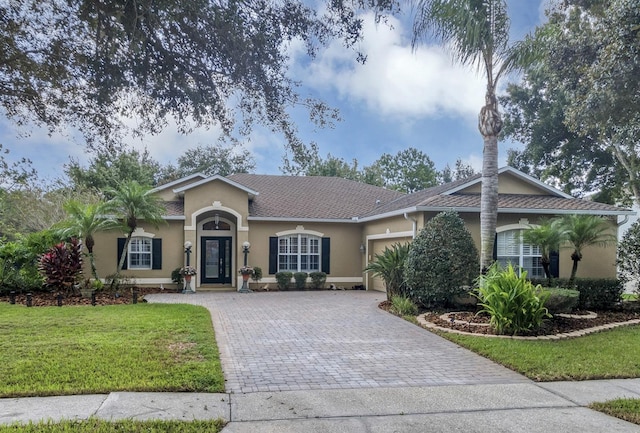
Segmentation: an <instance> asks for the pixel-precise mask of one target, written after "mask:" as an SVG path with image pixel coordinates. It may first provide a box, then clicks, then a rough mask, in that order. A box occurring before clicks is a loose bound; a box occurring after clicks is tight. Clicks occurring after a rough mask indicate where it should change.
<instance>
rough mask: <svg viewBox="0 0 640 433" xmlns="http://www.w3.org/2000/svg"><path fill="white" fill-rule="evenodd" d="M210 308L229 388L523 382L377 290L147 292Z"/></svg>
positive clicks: (163, 299) (152, 298)
mask: <svg viewBox="0 0 640 433" xmlns="http://www.w3.org/2000/svg"><path fill="white" fill-rule="evenodd" d="M147 299H148V300H149V301H150V302H167V303H190V304H198V305H203V306H205V307H207V308H208V309H209V310H210V311H211V315H212V318H213V324H214V328H215V332H216V339H217V341H218V347H219V349H220V357H221V361H222V367H223V370H224V374H225V378H226V388H227V391H228V392H236V393H237V392H256V391H284V390H306V389H337V388H363V387H364V388H373V387H405V386H429V385H452V384H476V383H515V382H526V381H527V379H525V378H524V377H523V376H520V375H518V374H516V373H514V372H512V371H510V370H508V369H506V368H504V367H502V366H499V365H497V364H495V363H493V362H491V361H488V360H487V359H485V358H482V357H480V356H478V355H475V354H473V353H471V352H469V351H467V350H465V349H462V348H460V347H458V346H456V345H455V344H453V343H450V342H449V341H447V340H444V339H443V338H440V337H438V336H437V335H435V334H432V333H430V332H428V331H426V330H423V329H421V328H419V327H418V326H415V325H413V324H411V323H408V322H406V321H404V320H402V319H400V318H398V317H395V316H393V315H391V314H388V313H386V312H384V311H382V310H380V309H378V307H377V305H378V303H379V302H381V301H383V300H384V299H385V295H384V294H383V293H378V292H364V291H346V292H331V291H323V292H272V293H250V294H240V293H236V292H234V293H197V294H195V295H182V294H162V295H148V296H147Z"/></svg>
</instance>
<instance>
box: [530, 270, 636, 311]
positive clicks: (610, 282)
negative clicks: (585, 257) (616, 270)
mask: <svg viewBox="0 0 640 433" xmlns="http://www.w3.org/2000/svg"><path fill="white" fill-rule="evenodd" d="M544 282H546V280H532V283H534V284H539V283H544ZM551 286H552V287H563V288H567V289H575V290H577V291H579V292H580V298H579V299H578V306H577V308H578V309H580V310H611V309H613V308H615V306H616V304H617V303H618V302H620V301H621V300H622V293H623V292H624V285H623V283H622V281H620V280H618V279H615V278H576V280H575V281H574V283H573V287H572V286H571V284H569V279H568V278H555V279H552V280H551Z"/></svg>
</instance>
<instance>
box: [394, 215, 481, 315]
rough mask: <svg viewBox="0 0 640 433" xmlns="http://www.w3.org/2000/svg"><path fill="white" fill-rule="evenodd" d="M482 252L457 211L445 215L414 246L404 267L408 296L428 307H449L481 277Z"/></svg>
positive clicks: (416, 240) (420, 234)
mask: <svg viewBox="0 0 640 433" xmlns="http://www.w3.org/2000/svg"><path fill="white" fill-rule="evenodd" d="M478 269H480V260H479V258H478V250H477V249H476V246H475V243H474V242H473V239H472V237H471V234H470V233H469V231H468V230H467V228H466V227H465V225H464V221H462V219H461V218H460V217H459V216H458V214H457V213H456V212H453V211H448V212H442V213H440V214H438V215H436V216H435V217H434V218H432V219H431V220H430V221H428V222H427V224H425V226H424V228H423V229H422V230H420V233H418V235H417V236H416V238H415V239H414V240H413V242H412V243H411V246H410V248H409V252H408V254H407V259H406V260H405V264H404V278H405V281H406V284H407V287H408V289H407V295H408V297H409V298H411V299H412V300H413V301H414V302H415V303H417V304H421V305H424V306H427V307H433V306H448V305H450V304H452V303H453V299H454V298H455V297H456V296H460V295H464V294H465V293H467V292H468V286H470V285H471V284H472V283H473V281H474V280H475V279H476V277H477V276H478Z"/></svg>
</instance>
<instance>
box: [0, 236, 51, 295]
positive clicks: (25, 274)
mask: <svg viewBox="0 0 640 433" xmlns="http://www.w3.org/2000/svg"><path fill="white" fill-rule="evenodd" d="M58 241H59V239H57V238H56V237H55V236H54V235H53V232H52V231H50V230H43V231H40V232H36V233H30V234H28V235H26V236H21V237H19V238H18V239H17V240H15V241H12V242H6V243H3V244H1V243H0V292H9V291H11V290H15V291H27V292H29V291H38V290H42V288H43V284H44V277H43V275H42V273H41V272H40V270H39V269H38V259H39V257H40V256H41V255H42V254H44V253H45V252H46V251H47V250H48V249H49V248H50V247H51V246H53V245H55V244H56V243H57V242H58Z"/></svg>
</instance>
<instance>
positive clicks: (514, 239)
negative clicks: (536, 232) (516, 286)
mask: <svg viewBox="0 0 640 433" xmlns="http://www.w3.org/2000/svg"><path fill="white" fill-rule="evenodd" d="M496 251H497V260H498V262H499V263H500V264H501V265H502V266H503V267H504V266H507V264H509V263H511V264H512V265H513V266H514V267H517V268H518V269H522V270H525V271H527V275H528V277H529V278H544V277H545V274H544V268H543V267H542V263H541V257H542V255H541V252H540V247H539V246H537V245H531V244H528V243H526V242H524V241H523V240H522V230H520V229H516V230H507V231H503V232H500V233H498V238H497V246H496Z"/></svg>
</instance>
